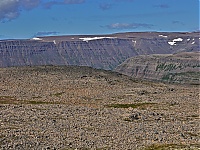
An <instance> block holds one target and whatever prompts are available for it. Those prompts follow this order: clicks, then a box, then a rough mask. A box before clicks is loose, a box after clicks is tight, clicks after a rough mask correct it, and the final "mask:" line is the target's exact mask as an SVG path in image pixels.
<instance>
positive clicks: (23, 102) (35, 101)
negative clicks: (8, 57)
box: [0, 66, 200, 150]
mask: <svg viewBox="0 0 200 150" xmlns="http://www.w3.org/2000/svg"><path fill="white" fill-rule="evenodd" d="M198 109H199V87H198V86H191V85H168V84H163V83H152V82H141V81H137V80H134V79H130V78H128V77H126V76H123V75H120V74H117V73H112V72H108V71H103V70H94V69H92V68H88V67H53V66H48V67H34V68H33V67H24V68H1V69H0V124H1V127H0V131H1V132H0V139H1V140H0V145H1V149H2V150H4V149H5V150H8V149H14V150H18V149H20V150H24V149H61V150H68V149H69V150H74V149H78V150H86V149H94V150H95V149H97V150H103V149H105V150H109V149H116V150H128V149H129V150H132V149H133V150H134V149H136V150H137V149H144V150H153V149H155V150H158V149H159V150H161V149H194V150H196V149H200V145H199V141H198V140H199V135H200V133H199V112H198Z"/></svg>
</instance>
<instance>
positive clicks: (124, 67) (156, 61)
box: [115, 52, 200, 84]
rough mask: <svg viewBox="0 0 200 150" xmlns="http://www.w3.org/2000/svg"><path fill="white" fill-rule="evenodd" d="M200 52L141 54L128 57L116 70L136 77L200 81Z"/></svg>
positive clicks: (172, 80) (194, 82)
mask: <svg viewBox="0 0 200 150" xmlns="http://www.w3.org/2000/svg"><path fill="white" fill-rule="evenodd" d="M199 58H200V52H182V53H176V54H162V55H161V54H154V55H141V56H136V57H132V58H129V59H127V60H126V61H125V62H123V63H122V64H121V65H119V66H118V67H116V69H115V71H117V72H119V73H123V74H126V75H128V76H132V77H135V78H141V79H148V80H158V81H167V82H177V83H189V84H199V83H200V63H199Z"/></svg>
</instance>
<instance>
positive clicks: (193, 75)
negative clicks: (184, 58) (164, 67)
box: [162, 72, 200, 84]
mask: <svg viewBox="0 0 200 150" xmlns="http://www.w3.org/2000/svg"><path fill="white" fill-rule="evenodd" d="M188 79H190V80H191V79H193V82H194V83H196V84H199V81H200V72H180V73H168V74H166V75H164V76H163V77H162V80H163V81H168V82H175V81H176V82H181V81H182V80H185V81H187V80H188ZM191 83H192V82H191Z"/></svg>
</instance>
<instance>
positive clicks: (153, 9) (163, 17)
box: [0, 0, 200, 39]
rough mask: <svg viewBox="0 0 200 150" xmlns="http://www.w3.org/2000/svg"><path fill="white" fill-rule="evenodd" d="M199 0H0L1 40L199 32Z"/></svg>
mask: <svg viewBox="0 0 200 150" xmlns="http://www.w3.org/2000/svg"><path fill="white" fill-rule="evenodd" d="M199 1H200V0H0V39H29V38H33V37H41V36H57V35H80V34H81V35H82V34H84V35H89V34H111V33H118V32H146V31H148V32H152V31H156V32H192V31H199V29H200V27H199V24H200V21H199V20H200V18H199V14H200V13H199V8H200V4H199Z"/></svg>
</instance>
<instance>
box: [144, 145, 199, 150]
mask: <svg viewBox="0 0 200 150" xmlns="http://www.w3.org/2000/svg"><path fill="white" fill-rule="evenodd" d="M199 148H200V146H198V145H183V144H153V145H151V146H149V147H146V148H145V149H144V150H174V149H176V150H184V149H185V150H186V149H187V150H197V149H199Z"/></svg>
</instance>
